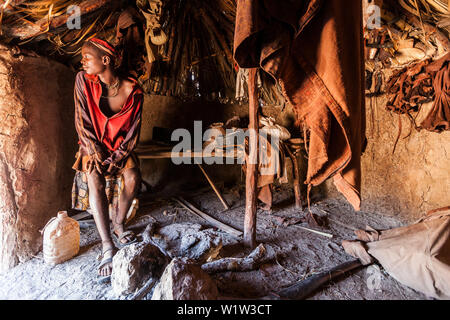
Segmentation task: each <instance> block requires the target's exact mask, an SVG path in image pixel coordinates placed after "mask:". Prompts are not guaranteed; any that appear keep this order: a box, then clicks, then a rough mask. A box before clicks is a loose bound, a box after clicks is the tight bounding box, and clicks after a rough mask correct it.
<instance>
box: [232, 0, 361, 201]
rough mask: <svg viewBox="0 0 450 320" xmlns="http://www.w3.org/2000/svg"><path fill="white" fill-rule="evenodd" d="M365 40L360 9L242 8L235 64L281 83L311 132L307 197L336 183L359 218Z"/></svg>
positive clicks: (320, 4)
mask: <svg viewBox="0 0 450 320" xmlns="http://www.w3.org/2000/svg"><path fill="white" fill-rule="evenodd" d="M362 40H363V38H362V8H361V2H360V1H345V3H344V2H343V1H339V0H329V1H323V0H299V1H281V2H280V1H275V0H261V1H244V0H239V1H238V5H237V13H236V28H235V38H234V48H235V51H234V55H235V60H236V62H237V63H238V65H239V67H241V68H255V67H261V68H262V69H263V70H264V71H266V72H267V73H269V74H270V75H272V76H273V77H274V78H275V79H276V80H278V81H279V83H280V85H281V87H282V89H283V92H284V95H285V96H286V98H287V99H288V100H289V102H290V103H291V105H292V106H293V108H294V111H295V113H296V117H297V124H300V123H302V124H303V125H306V126H307V127H308V128H309V131H310V139H309V160H308V172H307V179H306V182H305V183H307V184H308V185H309V188H308V189H310V187H311V186H317V185H319V184H321V183H323V182H324V181H325V180H326V179H328V178H329V177H331V176H334V183H335V185H336V186H337V188H338V190H339V191H340V192H341V193H343V194H344V196H345V197H346V198H347V199H348V201H349V202H350V203H351V204H352V205H353V206H354V208H355V209H356V210H359V209H360V202H361V200H360V180H361V179H360V156H361V152H362V144H363V141H364V131H365V114H364V88H363V83H364V81H363V75H364V66H363V62H364V55H363V42H362Z"/></svg>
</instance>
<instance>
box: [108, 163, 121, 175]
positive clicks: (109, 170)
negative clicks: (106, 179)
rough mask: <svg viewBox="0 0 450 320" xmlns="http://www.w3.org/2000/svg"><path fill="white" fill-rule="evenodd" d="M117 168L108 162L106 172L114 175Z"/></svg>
mask: <svg viewBox="0 0 450 320" xmlns="http://www.w3.org/2000/svg"><path fill="white" fill-rule="evenodd" d="M118 170H119V168H118V167H116V166H115V165H114V164H113V163H110V164H109V166H108V169H107V170H106V172H107V173H108V174H110V175H114V174H116V173H117V171H118Z"/></svg>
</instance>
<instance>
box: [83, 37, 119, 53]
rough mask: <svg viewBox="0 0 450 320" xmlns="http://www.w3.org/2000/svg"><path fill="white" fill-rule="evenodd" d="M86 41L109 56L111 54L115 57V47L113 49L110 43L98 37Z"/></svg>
mask: <svg viewBox="0 0 450 320" xmlns="http://www.w3.org/2000/svg"><path fill="white" fill-rule="evenodd" d="M88 42H90V43H92V44H93V45H94V46H96V47H97V48H99V49H100V50H102V51H104V52H106V53H107V54H109V55H110V56H112V57H114V58H115V57H117V51H116V49H114V47H113V46H112V45H111V44H109V43H108V42H106V41H104V40H101V39H99V38H92V39H89V40H88Z"/></svg>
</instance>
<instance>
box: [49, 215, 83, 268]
mask: <svg viewBox="0 0 450 320" xmlns="http://www.w3.org/2000/svg"><path fill="white" fill-rule="evenodd" d="M43 233H44V235H43V236H44V239H43V243H44V244H43V253H44V261H45V262H46V263H48V264H52V265H55V264H59V263H62V262H64V261H67V260H69V259H71V258H72V257H74V256H76V255H77V254H78V252H79V251H80V225H79V224H78V222H77V221H76V220H74V219H72V218H70V217H69V216H68V215H67V211H59V212H58V215H57V216H56V217H54V218H52V219H50V221H49V222H47V225H46V226H45V227H44V230H43Z"/></svg>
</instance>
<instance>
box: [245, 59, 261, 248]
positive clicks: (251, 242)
mask: <svg viewBox="0 0 450 320" xmlns="http://www.w3.org/2000/svg"><path fill="white" fill-rule="evenodd" d="M257 71H258V68H251V69H249V76H248V98H249V110H248V114H249V120H250V123H249V125H248V129H249V130H250V136H249V155H248V161H247V173H246V177H245V188H246V193H245V218H244V245H246V246H249V247H251V248H252V249H253V248H255V247H256V201H257V194H256V193H257V185H256V184H257V180H258V132H259V130H258V127H259V126H258V124H259V119H258V94H257V91H256V73H257Z"/></svg>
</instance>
